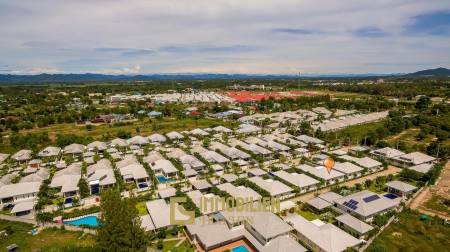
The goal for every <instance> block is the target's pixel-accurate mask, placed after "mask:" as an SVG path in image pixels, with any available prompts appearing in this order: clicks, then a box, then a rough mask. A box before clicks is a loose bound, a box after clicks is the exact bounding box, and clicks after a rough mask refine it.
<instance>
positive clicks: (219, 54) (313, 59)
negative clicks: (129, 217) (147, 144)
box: [0, 0, 450, 74]
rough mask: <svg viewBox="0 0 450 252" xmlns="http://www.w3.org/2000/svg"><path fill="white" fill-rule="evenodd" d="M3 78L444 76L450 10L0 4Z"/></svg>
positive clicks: (323, 3) (188, 2) (422, 6)
mask: <svg viewBox="0 0 450 252" xmlns="http://www.w3.org/2000/svg"><path fill="white" fill-rule="evenodd" d="M0 23H1V25H0V34H1V36H0V55H1V57H0V74H8V73H11V74H37V73H42V72H47V73H85V72H92V73H108V74H146V73H206V72H208V73H259V74H261V73H267V74H269V73H275V74H296V73H299V72H300V73H399V72H412V71H417V70H422V69H426V68H435V67H440V66H441V67H448V68H450V1H449V0H420V1H419V0H377V1H373V0H371V1H366V0H343V1H337V0H335V1H331V0H320V1H317V0H278V1H269V0H267V1H260V0H246V1H242V0H227V1H225V0H214V1H211V0H179V1H171V0H151V1H147V0H133V1H125V0H124V1H116V0H97V1H96V0H78V1H56V0H54V1H47V0H39V1H32V0H23V1H10V0H0Z"/></svg>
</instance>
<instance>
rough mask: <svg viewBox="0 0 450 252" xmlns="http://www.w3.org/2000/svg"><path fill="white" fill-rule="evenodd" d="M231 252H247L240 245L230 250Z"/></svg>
mask: <svg viewBox="0 0 450 252" xmlns="http://www.w3.org/2000/svg"><path fill="white" fill-rule="evenodd" d="M231 252H249V251H248V249H247V248H246V247H245V246H244V245H241V246H238V247H235V248H232V249H231Z"/></svg>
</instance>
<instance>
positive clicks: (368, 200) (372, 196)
mask: <svg viewBox="0 0 450 252" xmlns="http://www.w3.org/2000/svg"><path fill="white" fill-rule="evenodd" d="M379 198H380V197H379V196H378V195H376V194H375V195H371V196H369V197H365V198H364V199H363V200H364V202H366V203H369V202H371V201H374V200H377V199H379Z"/></svg>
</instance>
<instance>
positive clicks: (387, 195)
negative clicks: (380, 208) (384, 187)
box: [384, 193, 398, 199]
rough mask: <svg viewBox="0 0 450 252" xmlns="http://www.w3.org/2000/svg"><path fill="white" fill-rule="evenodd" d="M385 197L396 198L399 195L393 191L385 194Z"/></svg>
mask: <svg viewBox="0 0 450 252" xmlns="http://www.w3.org/2000/svg"><path fill="white" fill-rule="evenodd" d="M384 197H386V198H388V199H396V198H397V197H398V196H397V195H395V194H392V193H388V194H385V195H384Z"/></svg>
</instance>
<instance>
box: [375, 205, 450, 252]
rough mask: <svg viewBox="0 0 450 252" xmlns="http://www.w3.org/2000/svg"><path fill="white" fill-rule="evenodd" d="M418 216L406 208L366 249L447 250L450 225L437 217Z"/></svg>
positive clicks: (394, 250) (390, 250) (391, 250)
mask: <svg viewBox="0 0 450 252" xmlns="http://www.w3.org/2000/svg"><path fill="white" fill-rule="evenodd" d="M420 216H421V214H420V213H418V212H414V211H411V210H408V209H406V210H405V211H403V212H402V213H400V214H399V217H398V218H399V221H398V222H397V223H395V222H394V223H392V224H391V225H390V226H389V227H387V228H386V229H385V230H384V231H383V232H382V233H381V234H380V235H379V236H378V237H377V238H376V239H375V241H374V242H373V243H372V244H371V245H370V246H369V248H368V249H367V250H366V251H368V252H372V251H373V252H375V251H389V252H396V251H448V246H449V243H448V237H450V226H448V225H446V224H443V222H442V220H439V219H430V220H423V221H422V220H420Z"/></svg>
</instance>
